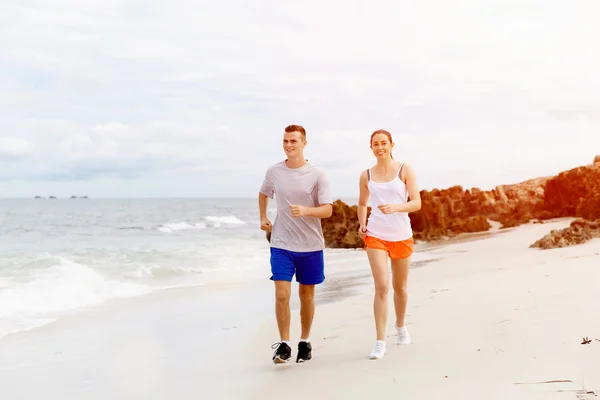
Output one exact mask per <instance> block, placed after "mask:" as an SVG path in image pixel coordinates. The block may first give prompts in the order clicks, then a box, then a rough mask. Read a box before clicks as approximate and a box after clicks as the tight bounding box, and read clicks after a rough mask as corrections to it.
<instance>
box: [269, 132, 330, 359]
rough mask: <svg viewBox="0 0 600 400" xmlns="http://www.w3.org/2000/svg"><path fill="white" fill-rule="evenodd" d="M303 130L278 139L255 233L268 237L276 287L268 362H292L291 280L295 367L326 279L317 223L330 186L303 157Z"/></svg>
mask: <svg viewBox="0 0 600 400" xmlns="http://www.w3.org/2000/svg"><path fill="white" fill-rule="evenodd" d="M306 143H307V142H306V131H305V130H304V128H303V127H302V126H299V125H290V126H288V127H286V128H285V132H284V135H283V150H284V152H285V155H286V159H285V160H284V161H281V162H279V163H277V164H275V165H272V166H270V167H269V168H268V169H267V172H266V174H265V178H264V181H263V183H262V186H261V188H260V191H259V194H258V207H259V210H260V228H261V229H262V230H263V231H267V232H270V231H271V230H272V232H271V239H270V247H271V273H272V276H271V280H273V281H274V282H275V315H276V317H277V326H278V328H279V336H280V339H281V342H279V343H276V344H275V345H274V347H273V348H276V351H275V353H274V354H273V362H274V363H275V364H278V363H286V362H288V361H289V360H290V359H291V357H292V349H291V345H290V296H291V282H292V277H293V276H294V275H296V281H297V282H298V284H299V289H298V295H299V297H300V320H301V325H302V333H301V336H300V342H299V343H298V354H297V356H296V362H304V361H308V360H310V359H311V358H312V345H311V343H310V329H311V326H312V322H313V317H314V313H315V303H314V297H315V285H318V284H320V283H322V282H323V281H324V280H325V266H324V258H323V249H324V247H325V240H324V237H323V231H322V229H321V219H323V218H329V217H330V216H331V213H332V207H333V206H332V199H331V193H330V188H329V181H328V179H327V176H326V175H325V172H324V171H323V170H322V169H321V168H319V167H317V166H315V165H313V164H312V163H310V162H309V161H308V160H307V159H305V158H304V148H305V147H306ZM274 196H275V197H276V201H277V216H276V218H275V223H274V224H273V225H271V221H270V220H269V218H268V217H267V205H268V202H269V199H272V198H273V197H274Z"/></svg>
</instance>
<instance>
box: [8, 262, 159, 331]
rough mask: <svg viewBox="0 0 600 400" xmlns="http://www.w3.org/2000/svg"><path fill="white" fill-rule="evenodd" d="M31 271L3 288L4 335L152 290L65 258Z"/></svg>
mask: <svg viewBox="0 0 600 400" xmlns="http://www.w3.org/2000/svg"><path fill="white" fill-rule="evenodd" d="M46 261H48V262H52V264H53V265H52V266H51V267H48V268H44V269H36V270H33V271H31V273H30V275H29V276H27V279H26V280H24V279H19V280H12V281H7V280H5V281H4V286H3V287H2V290H1V291H0V337H2V336H4V335H6V334H8V333H11V332H16V331H21V330H26V329H30V328H33V327H35V326H39V325H43V324H45V323H48V322H51V321H53V320H54V319H55V318H56V317H58V316H59V315H61V314H64V313H66V312H71V311H75V310H79V309H83V308H87V307H94V306H98V305H100V304H102V303H104V302H106V301H107V300H110V299H115V298H122V297H134V296H139V295H143V294H146V293H150V292H151V291H152V290H151V288H150V287H148V286H146V285H141V284H136V283H128V282H122V281H117V280H110V279H107V278H105V277H103V276H102V275H100V274H99V273H98V272H97V271H95V270H93V269H92V268H90V267H88V266H86V265H81V264H78V263H75V262H72V261H70V260H68V259H66V258H63V257H53V256H51V257H47V260H46Z"/></svg>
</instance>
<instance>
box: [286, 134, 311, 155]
mask: <svg viewBox="0 0 600 400" xmlns="http://www.w3.org/2000/svg"><path fill="white" fill-rule="evenodd" d="M305 146H306V140H305V139H304V137H303V136H302V133H300V132H298V131H294V132H285V133H284V134H283V151H285V154H286V156H288V157H294V156H298V155H301V154H304V147H305Z"/></svg>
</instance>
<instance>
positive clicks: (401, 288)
mask: <svg viewBox="0 0 600 400" xmlns="http://www.w3.org/2000/svg"><path fill="white" fill-rule="evenodd" d="M394 292H395V293H396V294H398V295H406V293H407V289H406V280H404V281H402V282H397V281H394Z"/></svg>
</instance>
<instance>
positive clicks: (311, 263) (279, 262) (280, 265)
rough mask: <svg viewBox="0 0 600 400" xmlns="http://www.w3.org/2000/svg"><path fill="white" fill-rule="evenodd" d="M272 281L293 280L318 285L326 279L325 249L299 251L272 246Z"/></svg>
mask: <svg viewBox="0 0 600 400" xmlns="http://www.w3.org/2000/svg"><path fill="white" fill-rule="evenodd" d="M271 273H272V274H273V275H272V276H271V280H272V281H288V282H291V281H292V277H293V276H294V273H295V274H296V282H298V283H301V284H303V285H318V284H319V283H323V281H324V280H325V260H324V257H323V250H318V251H308V252H298V251H289V250H283V249H278V248H276V247H271Z"/></svg>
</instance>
